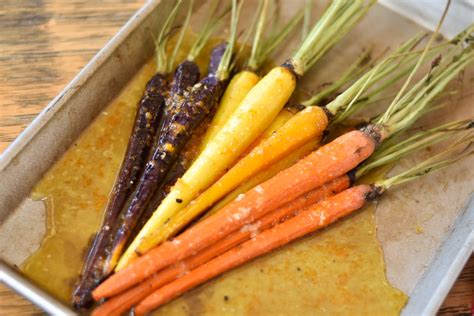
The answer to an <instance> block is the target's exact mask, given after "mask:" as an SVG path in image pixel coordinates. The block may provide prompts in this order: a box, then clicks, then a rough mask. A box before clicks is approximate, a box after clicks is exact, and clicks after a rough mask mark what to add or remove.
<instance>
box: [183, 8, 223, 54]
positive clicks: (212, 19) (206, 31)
mask: <svg viewBox="0 0 474 316" xmlns="http://www.w3.org/2000/svg"><path fill="white" fill-rule="evenodd" d="M218 4H219V1H217V0H214V1H212V2H211V4H210V6H209V8H208V10H209V14H208V16H207V18H206V23H205V24H204V26H203V28H202V30H201V32H200V33H199V35H198V37H197V39H196V41H195V42H194V44H193V47H191V50H190V51H189V54H188V56H187V58H186V59H187V60H190V61H194V60H195V59H196V57H197V56H198V55H199V53H200V52H201V50H202V49H203V47H204V45H205V44H206V42H207V40H208V39H209V37H210V36H211V35H212V33H214V31H215V30H216V28H217V26H218V25H219V22H220V20H221V19H222V18H223V17H224V16H225V15H226V14H227V12H228V10H227V9H226V10H224V12H223V13H222V14H217V10H218Z"/></svg>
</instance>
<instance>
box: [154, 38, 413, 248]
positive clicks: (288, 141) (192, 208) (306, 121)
mask: <svg viewBox="0 0 474 316" xmlns="http://www.w3.org/2000/svg"><path fill="white" fill-rule="evenodd" d="M418 40H419V37H418V36H417V37H415V38H413V39H411V40H409V41H407V42H406V43H405V44H403V45H402V46H401V47H400V48H399V49H397V50H395V52H394V53H393V54H392V55H391V56H394V55H398V54H401V53H405V52H407V51H408V50H409V49H411V48H412V46H413V45H414V43H417V42H418ZM389 57H390V56H389ZM415 58H416V55H408V56H404V57H403V58H402V60H396V59H393V60H390V62H385V63H384V64H383V65H382V66H381V67H378V68H374V69H373V70H371V71H369V72H368V73H367V74H365V75H364V76H362V77H361V78H360V79H359V80H357V81H356V82H355V83H354V84H353V85H352V86H351V87H350V88H348V89H347V91H346V92H344V93H342V94H341V95H340V96H338V97H337V98H336V100H334V101H333V102H331V103H330V104H329V105H328V106H326V107H318V106H307V107H306V108H305V109H304V110H302V111H300V112H298V113H297V114H295V115H294V116H293V117H292V118H290V119H289V120H288V121H286V122H285V123H284V124H283V125H282V126H281V127H280V128H279V129H277V130H276V131H275V132H274V133H272V135H271V136H270V137H269V138H268V139H265V140H262V141H261V142H260V143H259V144H258V145H257V146H255V147H254V148H253V149H252V150H251V151H250V152H249V153H248V154H247V155H246V156H245V157H243V158H242V159H240V160H239V161H238V162H237V163H236V164H235V165H234V166H233V167H232V168H231V169H230V170H229V171H227V172H226V173H225V174H224V175H223V176H222V177H221V178H220V179H219V180H218V181H216V182H215V183H214V184H213V185H212V186H210V187H209V188H208V189H207V190H206V191H204V192H203V193H201V194H200V195H199V196H198V197H197V198H196V199H194V200H193V201H192V203H190V204H189V205H187V206H186V207H185V208H184V209H182V210H181V211H180V212H178V213H177V214H176V215H175V216H173V217H171V219H170V220H169V221H168V222H167V223H166V224H164V225H163V228H162V229H161V230H160V231H157V232H156V233H155V240H156V241H157V242H162V241H164V240H166V239H167V238H169V237H170V236H173V235H174V234H176V233H177V232H178V231H179V230H180V229H181V228H182V227H184V226H185V225H187V224H188V223H189V222H190V221H192V220H193V219H194V218H195V217H197V216H199V215H200V214H202V212H204V211H206V210H207V209H209V208H210V207H211V206H212V205H213V204H214V203H216V202H217V201H219V200H220V199H221V198H222V197H223V196H224V195H225V194H227V193H229V192H230V191H231V190H233V189H235V188H236V187H237V186H238V185H240V184H241V183H243V182H244V181H246V180H247V179H250V178H251V177H253V176H254V175H255V174H257V173H258V172H260V171H262V170H263V169H265V168H267V167H268V166H269V165H271V164H273V163H275V162H276V161H278V160H280V159H282V158H283V157H285V156H287V155H289V154H290V153H291V152H292V151H294V150H295V149H296V148H299V147H301V146H302V145H303V144H305V143H307V142H309V141H311V140H317V139H321V137H322V135H323V132H324V131H325V130H326V128H327V127H328V124H329V121H330V119H331V118H332V117H334V116H335V115H336V114H337V113H339V112H340V110H341V109H344V107H345V106H347V105H349V104H350V102H351V100H352V99H353V98H354V97H355V96H356V94H357V93H358V91H359V90H360V89H361V87H362V86H363V85H365V86H366V88H367V87H369V86H372V85H375V84H377V83H379V82H381V81H382V80H383V79H386V77H387V76H389V75H391V76H392V77H395V78H399V77H401V76H400V75H399V74H398V72H399V71H397V69H396V68H397V66H398V64H400V63H401V62H403V63H404V64H405V65H404V67H399V68H401V69H400V71H401V72H402V73H406V72H407V70H409V66H410V61H411V60H414V59H415ZM365 59H367V56H363V57H362V58H361V61H364V60H365ZM361 61H358V64H359V63H361ZM350 68H354V67H350ZM375 71H379V74H377V75H374V74H373V72H375ZM344 76H349V75H347V74H345V75H344ZM368 78H369V80H368ZM343 79H345V78H343ZM392 81H393V80H389V82H392ZM336 85H337V86H340V82H337V83H336ZM378 90H379V91H380V89H378ZM316 96H318V95H316ZM316 99H317V98H316ZM316 99H315V98H311V99H309V100H308V101H310V102H314V101H315V100H316ZM365 99H366V101H367V100H368V98H367V97H366V98H365ZM367 103H368V102H366V104H367ZM305 104H311V103H305ZM335 104H336V105H335Z"/></svg>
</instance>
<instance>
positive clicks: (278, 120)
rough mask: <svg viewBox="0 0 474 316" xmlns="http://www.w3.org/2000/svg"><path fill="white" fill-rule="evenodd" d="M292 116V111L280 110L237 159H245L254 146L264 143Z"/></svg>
mask: <svg viewBox="0 0 474 316" xmlns="http://www.w3.org/2000/svg"><path fill="white" fill-rule="evenodd" d="M293 115H295V113H293V112H292V111H290V110H288V109H286V108H284V109H282V110H281V111H280V113H278V115H277V116H276V117H275V119H274V120H273V121H272V123H271V124H270V125H269V126H268V127H267V128H266V129H265V130H264V131H263V132H262V134H260V136H258V137H257V139H255V140H254V141H253V143H252V144H251V145H250V146H248V147H247V148H245V150H244V151H242V153H241V154H240V157H239V159H240V158H243V157H245V156H246V155H247V154H248V153H249V152H251V151H252V149H254V148H255V147H256V146H258V145H259V144H260V143H261V142H262V141H264V140H266V139H267V138H269V137H270V136H272V134H273V133H274V132H275V131H276V130H277V129H279V128H280V127H282V126H283V124H285V123H286V121H288V120H289V119H290V118H292V117H293Z"/></svg>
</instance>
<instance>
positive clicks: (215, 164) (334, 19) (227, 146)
mask: <svg viewBox="0 0 474 316" xmlns="http://www.w3.org/2000/svg"><path fill="white" fill-rule="evenodd" d="M374 3H375V1H372V0H370V1H368V2H366V1H364V0H358V1H347V2H346V1H334V2H332V3H331V5H330V6H329V7H328V9H327V10H326V12H325V13H324V14H323V16H322V17H321V19H320V21H319V22H318V23H317V24H316V25H315V26H314V27H313V29H312V30H311V32H310V33H309V35H308V36H307V38H306V39H305V40H304V42H303V43H302V45H301V46H300V48H299V49H298V50H297V52H296V53H295V54H294V55H293V57H292V58H290V59H288V60H287V61H286V62H285V63H284V64H283V65H282V66H278V67H275V68H273V69H272V70H271V71H270V72H269V73H268V74H267V75H265V77H263V78H262V79H261V80H260V81H259V82H258V83H257V84H256V85H255V86H254V87H253V88H252V90H250V92H249V93H248V94H247V95H246V96H245V98H244V100H243V101H242V103H241V104H240V105H239V106H238V107H237V108H236V109H235V111H234V112H233V113H232V115H231V116H230V117H229V119H228V120H227V122H226V124H225V125H224V126H223V127H222V128H221V129H220V131H219V132H218V133H217V134H216V135H215V137H214V138H213V139H212V140H210V141H209V142H208V143H207V145H206V147H205V148H204V149H203V150H202V152H201V154H200V155H199V156H198V157H197V158H196V160H195V161H194V163H193V164H192V165H191V167H190V168H189V169H188V170H187V172H186V173H185V174H184V175H183V177H182V178H181V179H179V180H178V181H177V182H176V184H175V185H174V186H173V188H171V191H170V193H169V194H168V196H167V197H166V198H165V199H164V200H163V202H162V204H161V205H160V206H159V207H158V209H157V210H156V211H155V212H154V213H153V215H152V217H151V218H150V219H149V221H148V222H147V223H146V224H145V226H144V227H143V229H142V230H141V231H140V233H139V234H138V236H137V237H136V238H135V240H134V241H133V242H132V244H131V245H130V246H129V248H128V249H127V251H126V252H125V253H124V255H123V256H122V258H121V260H120V262H119V264H118V266H117V270H120V269H122V268H123V267H125V266H126V265H128V264H129V263H130V262H131V261H132V260H134V259H135V258H136V257H137V256H138V255H140V254H143V253H145V252H146V251H148V250H149V249H151V248H153V247H154V246H156V245H157V244H158V243H159V242H160V241H161V240H159V239H158V237H159V235H160V230H161V229H163V226H164V225H165V224H166V223H167V222H169V221H170V220H171V218H172V217H173V216H175V215H176V214H177V213H178V212H179V211H180V210H182V209H183V208H184V207H186V206H187V205H188V204H189V203H190V202H191V201H192V200H193V199H194V198H196V197H197V196H198V195H199V193H200V192H202V191H204V190H206V189H207V188H208V187H209V186H210V185H211V184H212V183H213V182H214V181H216V180H217V179H218V178H219V177H220V176H222V174H223V173H224V172H225V170H226V169H227V168H228V167H229V166H230V165H232V163H233V162H234V161H235V160H236V159H237V158H238V157H239V156H240V154H241V152H242V151H243V150H244V149H245V148H246V147H248V146H249V145H250V144H251V143H252V142H253V141H254V140H255V139H256V138H257V137H258V136H259V135H260V134H261V133H262V132H263V131H264V130H265V128H266V127H267V126H268V125H270V123H271V122H272V121H273V119H274V118H275V117H276V115H277V114H278V112H280V110H281V109H282V108H283V106H284V105H285V104H286V103H287V102H288V100H289V98H290V97H291V95H292V93H293V91H294V89H295V86H296V80H297V78H299V77H301V76H302V75H303V74H304V73H305V72H306V71H307V70H308V69H309V68H311V66H312V65H314V63H315V62H316V61H317V60H319V58H321V57H322V56H323V55H324V53H325V52H326V51H327V50H328V49H329V48H331V47H332V46H333V45H334V44H335V43H336V42H337V41H338V40H339V39H341V38H342V37H343V36H344V35H345V34H346V33H347V32H348V31H349V30H350V29H351V27H352V26H353V25H354V24H355V23H356V22H357V21H358V20H359V19H360V18H362V17H363V16H364V15H365V13H366V12H367V11H368V10H369V8H370V7H371V6H372V5H373V4H374Z"/></svg>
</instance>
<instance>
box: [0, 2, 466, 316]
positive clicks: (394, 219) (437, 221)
mask: <svg viewBox="0 0 474 316" xmlns="http://www.w3.org/2000/svg"><path fill="white" fill-rule="evenodd" d="M172 2H173V1H165V0H163V1H150V2H147V3H146V4H145V5H144V6H143V8H142V9H141V10H139V11H138V12H137V13H136V14H135V15H134V16H133V17H132V18H131V19H130V20H129V21H128V23H127V24H126V25H125V26H124V27H123V28H122V29H121V30H120V31H119V32H118V33H117V35H116V36H114V37H113V38H112V39H111V40H110V41H109V43H108V44H107V45H106V46H105V47H104V48H103V49H102V50H101V51H100V52H99V53H98V54H97V55H96V56H95V57H94V58H93V59H92V60H91V61H90V62H89V63H88V65H87V66H86V67H85V68H84V69H83V70H82V71H81V72H80V73H79V74H78V75H77V76H76V77H75V78H74V79H73V80H72V81H71V82H70V83H69V84H68V85H67V86H66V88H65V89H64V90H63V91H62V92H61V93H60V94H59V95H58V96H57V97H56V98H55V99H54V100H53V101H52V102H51V103H50V104H49V105H48V106H47V107H46V108H45V109H44V111H42V112H41V114H40V115H39V116H38V117H37V118H36V119H35V120H34V121H33V123H32V124H31V125H30V126H29V127H28V128H27V129H26V130H25V131H24V132H23V133H22V134H21V135H20V136H19V137H18V138H17V139H16V140H15V142H14V143H13V144H12V145H11V146H9V147H8V148H7V150H6V151H5V153H4V154H3V155H2V156H1V157H0V258H1V259H2V260H3V261H2V262H0V281H2V282H5V283H6V284H7V285H9V286H10V287H11V288H13V289H14V290H16V291H17V292H18V293H20V294H22V295H24V296H25V297H26V298H28V299H30V300H31V301H32V302H34V303H35V304H37V305H38V306H39V307H41V308H42V309H44V310H45V311H46V312H47V313H50V314H54V315H66V314H74V313H75V311H73V310H72V309H70V308H69V307H68V306H65V305H64V304H63V303H60V302H58V301H57V300H56V299H54V298H53V297H52V296H50V295H49V294H48V293H46V292H44V291H43V290H41V289H40V288H39V287H37V286H36V285H35V284H32V283H31V282H30V281H29V280H27V279H26V278H25V277H23V276H22V275H21V274H20V273H19V272H17V271H16V269H15V268H14V267H13V266H14V265H15V264H17V263H18V262H21V260H22V258H23V259H24V257H25V256H27V255H28V253H31V252H32V251H34V247H38V245H39V243H40V241H41V236H42V235H41V227H36V226H35V223H34V222H31V223H29V224H30V225H29V226H28V227H29V228H28V229H27V230H24V229H23V230H22V228H21V227H20V226H21V225H19V224H18V223H21V222H22V221H25V220H26V221H28V220H30V221H33V220H32V219H31V218H30V219H28V217H26V218H22V217H21V216H22V215H18V214H19V213H20V211H19V210H20V209H21V207H19V205H21V203H22V202H23V201H24V200H25V197H27V196H28V194H29V192H30V191H31V189H32V188H33V186H34V185H35V183H37V182H38V181H39V180H40V179H41V177H42V176H43V174H44V173H45V172H46V171H48V170H49V168H51V166H52V165H53V164H54V163H55V161H56V160H57V159H58V158H59V157H61V155H62V154H63V153H64V152H65V151H66V150H67V149H68V148H69V147H70V146H71V144H72V143H73V142H74V140H75V139H77V137H78V136H79V135H80V134H81V132H82V131H83V130H84V129H85V128H86V127H87V126H88V125H89V124H90V123H91V121H92V120H93V119H94V118H95V117H96V115H97V114H98V113H99V112H100V111H101V110H102V109H103V108H104V107H105V106H106V105H107V104H108V103H109V102H110V101H111V100H112V99H113V98H114V96H116V95H117V94H118V93H119V91H120V90H121V89H122V88H123V87H124V86H125V84H126V83H127V81H128V80H129V79H130V78H131V77H132V76H133V74H135V73H136V72H137V71H138V69H139V68H140V67H141V66H142V65H143V64H144V63H145V61H146V60H148V59H149V58H150V57H151V56H152V54H153V49H154V47H153V43H152V41H150V40H149V31H150V30H151V31H152V32H156V31H158V30H159V29H160V27H161V25H162V23H163V20H164V19H163V17H165V16H166V15H167V12H169V11H170V9H171V6H172ZM195 2H197V5H196V7H197V8H198V7H199V6H200V4H202V3H203V1H195ZM300 2H302V1H300ZM320 2H321V3H318V4H317V5H316V7H318V6H319V8H320V7H321V6H322V5H323V1H320ZM251 3H252V2H251V1H248V3H247V2H246V6H251ZM384 3H387V5H388V6H389V7H391V8H393V7H394V3H395V5H396V2H394V1H389V0H386V1H384ZM463 3H464V2H462V1H461V2H455V6H458V9H459V5H461V7H462V6H463V5H464V4H463ZM300 5H301V3H298V1H294V2H293V1H291V2H290V1H288V2H285V3H284V4H283V10H282V12H283V15H284V16H286V17H288V16H290V15H291V14H292V13H294V12H295V11H296V8H298V7H300ZM244 7H245V6H244ZM467 9H468V10H471V9H472V7H470V5H469V4H467ZM315 10H316V9H315ZM397 11H398V12H403V10H402V9H400V10H397ZM243 16H244V17H245V16H249V14H247V15H246V14H245V13H244V14H243ZM449 17H450V16H449V15H448V21H447V22H446V23H449ZM414 18H415V19H416V17H414ZM244 19H246V18H244ZM451 19H456V15H454V17H453V14H451ZM244 23H245V22H244ZM373 25H377V27H373ZM423 25H430V24H429V23H423ZM371 26H372V27H371ZM420 29H421V27H420V26H419V25H417V24H416V23H414V22H412V21H410V20H408V19H406V18H403V17H401V16H400V15H398V14H397V13H394V12H392V11H390V10H389V9H387V8H385V7H383V6H382V5H377V6H376V7H375V8H374V9H373V10H372V12H370V13H369V15H368V16H367V17H366V19H365V20H364V21H363V22H362V23H361V25H359V26H358V27H356V29H355V30H354V31H353V32H352V33H351V35H349V36H348V38H346V39H344V40H343V42H342V43H341V44H340V45H338V46H336V47H335V49H334V52H332V53H330V54H329V57H328V58H330V60H331V62H330V63H324V62H321V63H320V64H321V65H320V66H319V65H318V66H317V67H318V69H317V71H315V72H313V73H312V74H310V75H309V76H308V78H306V80H305V81H304V82H303V83H302V84H303V87H311V83H312V82H314V81H317V80H318V78H319V79H320V81H319V82H321V80H322V79H321V78H325V79H326V78H329V79H332V77H331V73H336V71H335V70H337V67H343V66H344V65H347V63H348V62H350V60H345V59H349V58H344V57H345V56H347V55H345V54H350V53H354V52H357V51H359V50H360V49H361V47H363V45H366V44H369V43H373V44H376V45H377V46H378V47H380V49H381V50H382V49H384V48H386V47H387V46H389V44H390V43H391V42H396V43H399V42H401V41H402V40H403V39H406V38H408V36H409V35H411V34H414V33H415V32H417V31H419V30H420ZM451 30H452V28H449V31H447V33H452V31H451ZM386 34H390V37H387V36H386ZM354 39H357V41H354ZM296 41H297V39H295V40H294V41H293V42H291V43H289V44H288V45H287V46H288V47H287V49H285V51H283V52H280V55H281V56H286V55H288V52H290V51H291V49H292V48H294V47H295V45H296ZM277 59H278V57H277ZM278 61H279V60H278ZM471 73H472V71H471ZM333 76H334V75H333ZM460 102H461V103H462V104H467V100H464V101H463V100H461V101H460ZM466 111H467V113H468V115H470V116H472V115H473V113H472V107H469V106H467V105H464V106H458V107H457V110H456V111H455V112H456V113H455V114H454V116H462V115H463V116H464V117H466ZM472 163H473V161H472V159H471V160H466V161H464V162H463V163H460V164H459V165H458V166H456V168H455V170H450V172H451V173H450V175H452V174H454V175H455V180H453V182H447V180H446V179H448V178H449V177H450V175H448V174H447V173H443V172H440V173H439V174H437V175H433V176H431V175H430V176H429V177H427V178H425V179H423V180H420V181H417V182H416V183H414V184H412V185H408V186H407V187H404V188H400V189H399V190H396V191H394V192H392V193H390V194H388V196H386V197H385V198H384V199H383V200H382V201H381V203H380V205H379V207H378V211H377V215H376V221H377V223H378V226H377V233H378V237H379V240H380V243H381V246H382V248H383V250H384V256H385V261H386V264H387V276H388V278H389V280H390V281H391V283H392V284H393V285H394V286H396V287H397V288H400V289H401V290H403V291H404V292H405V293H407V294H409V296H410V299H409V301H408V303H407V305H406V306H405V308H404V310H403V312H402V313H403V314H404V315H431V314H434V313H435V312H436V311H437V309H438V308H439V306H440V305H441V303H442V302H443V299H444V298H445V296H446V295H447V293H448V291H449V289H450V288H451V286H452V284H453V283H454V281H455V280H456V277H457V276H458V274H459V272H460V271H461V269H462V268H463V266H464V264H465V262H466V261H467V259H468V258H469V256H470V254H471V253H472V251H473V243H474V233H473V228H474V199H473V198H471V199H469V198H468V197H469V196H470V195H471V194H472V188H473V187H474V186H473V181H474V180H473V178H474V174H473V171H472V168H470V167H469V166H472ZM433 181H438V182H443V181H444V182H443V190H445V191H446V192H447V193H446V196H448V197H447V198H446V199H444V200H443V201H438V200H436V199H437V198H438V197H437V195H439V194H438V193H437V192H435V191H429V190H427V189H426V187H427V186H429V183H437V182H433ZM408 192H409V193H410V194H419V195H421V197H420V199H421V200H422V201H423V200H426V201H432V200H436V203H437V208H436V211H437V212H436V213H435V214H434V215H433V214H432V217H431V218H430V220H429V221H430V222H429V223H428V224H427V225H426V227H425V232H424V233H423V234H416V233H413V230H412V228H411V226H410V225H412V222H411V221H410V220H408V219H409V218H412V217H416V216H417V214H419V213H423V212H424V211H425V209H427V210H428V209H432V208H433V206H432V204H430V205H426V207H423V205H421V206H420V205H415V204H410V203H406V204H404V205H402V206H400V204H399V203H397V201H399V200H400V199H401V198H402V197H403V196H405V194H408ZM468 200H469V201H468ZM415 207H416V208H417V209H414V208H415ZM441 211H442V212H443V214H438V213H439V212H441ZM388 223H397V224H396V225H391V224H390V225H389V224H388ZM15 225H19V226H18V227H17V226H15ZM12 232H15V233H14V234H13V233H12ZM43 233H44V232H43ZM395 234H396V235H397V236H399V238H396V239H394V238H393V236H394V235H395ZM25 240H26V243H27V244H28V242H27V241H28V240H30V243H29V244H28V245H25ZM35 245H36V246H35ZM12 249H14V251H12Z"/></svg>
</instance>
